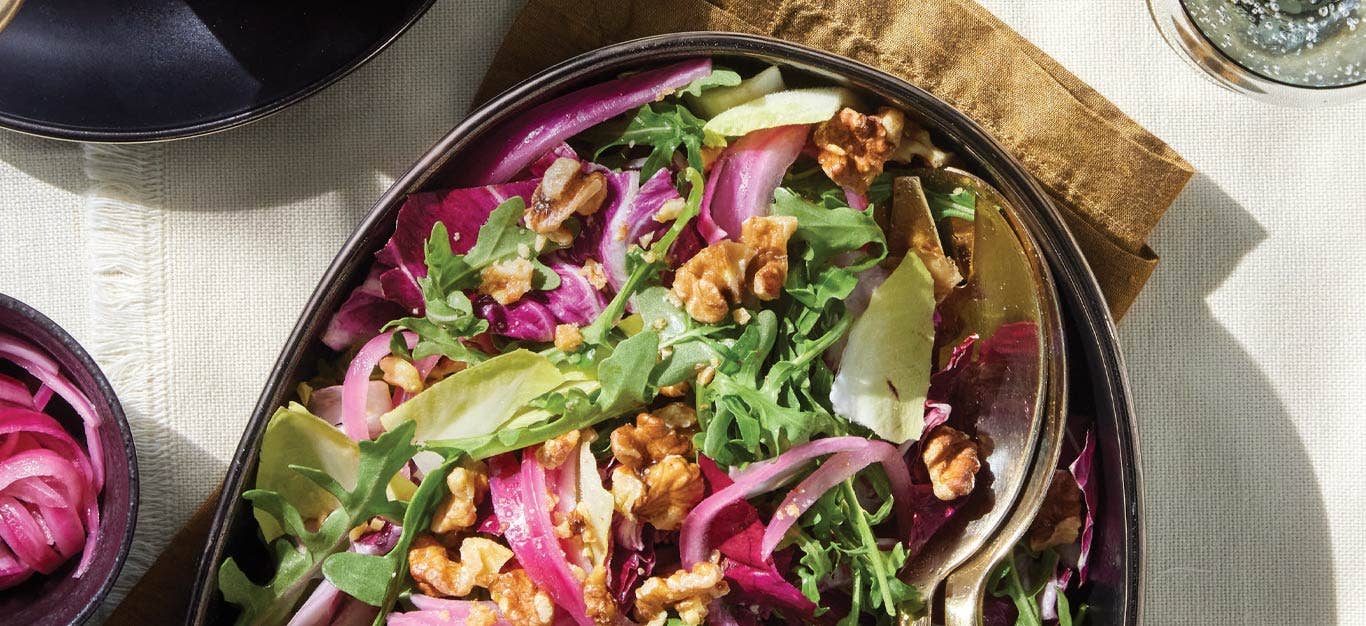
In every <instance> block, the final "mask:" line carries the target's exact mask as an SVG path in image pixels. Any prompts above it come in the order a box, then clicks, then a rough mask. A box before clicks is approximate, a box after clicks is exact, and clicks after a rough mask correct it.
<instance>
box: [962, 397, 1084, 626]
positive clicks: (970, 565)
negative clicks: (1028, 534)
mask: <svg viewBox="0 0 1366 626" xmlns="http://www.w3.org/2000/svg"><path fill="white" fill-rule="evenodd" d="M1053 401H1054V402H1057V401H1058V399H1057V398H1056V394H1055V397H1054V400H1053ZM1064 406H1065V401H1064ZM1052 408H1058V407H1052ZM1066 427H1067V419H1066V410H1065V409H1064V410H1049V411H1045V412H1044V424H1043V428H1042V431H1043V432H1041V433H1040V437H1041V440H1040V441H1039V447H1038V452H1037V454H1036V455H1035V456H1034V462H1033V463H1032V464H1031V465H1030V469H1029V478H1028V481H1027V483H1026V485H1027V486H1026V487H1025V490H1024V492H1023V493H1021V494H1020V500H1019V502H1018V503H1017V505H1016V507H1015V510H1014V511H1011V513H1010V517H1009V518H1008V519H1007V520H1006V522H1005V525H1004V526H1002V527H1001V530H1000V532H998V533H997V534H996V535H995V536H994V537H992V539H991V541H989V542H988V543H987V544H986V545H985V546H984V547H983V548H982V550H980V551H978V552H977V553H976V554H974V555H973V556H972V557H971V558H969V559H968V560H967V561H966V562H964V563H963V565H962V566H960V567H959V568H958V569H956V570H954V571H953V572H952V573H950V574H949V576H948V578H947V579H946V580H945V581H944V625H945V626H979V625H980V624H981V623H982V599H983V594H984V593H985V591H986V584H987V578H989V577H990V576H991V572H992V571H993V570H995V569H996V566H997V564H999V563H1000V562H1001V561H1002V560H1004V559H1005V558H1006V556H1007V555H1009V554H1010V551H1011V550H1012V549H1014V548H1015V544H1017V543H1019V541H1020V538H1022V537H1024V534H1025V531H1027V530H1029V526H1030V524H1032V523H1033V522H1034V517H1035V516H1036V515H1037V514H1038V512H1039V507H1041V506H1043V501H1044V496H1045V495H1047V494H1048V486H1049V484H1050V483H1051V482H1052V480H1051V478H1050V477H1051V476H1052V474H1053V468H1054V467H1056V466H1057V464H1058V456H1059V455H1060V454H1061V453H1062V440H1063V435H1064V433H1065V432H1066Z"/></svg>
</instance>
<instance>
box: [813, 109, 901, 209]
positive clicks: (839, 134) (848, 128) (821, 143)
mask: <svg viewBox="0 0 1366 626" xmlns="http://www.w3.org/2000/svg"><path fill="white" fill-rule="evenodd" d="M812 140H813V141H814V142H815V144H816V148H817V150H819V153H818V154H817V155H816V160H817V161H819V162H820V164H821V169H823V170H825V173H826V175H827V176H829V177H830V180H833V181H835V182H836V183H839V185H840V186H842V187H846V188H848V189H852V190H853V191H855V192H857V193H860V194H862V193H867V192H868V187H869V185H872V184H873V179H874V178H877V175H878V174H881V173H882V165H883V164H884V163H886V162H887V158H888V157H890V156H891V155H892V149H893V148H895V144H894V143H893V140H892V139H891V138H889V137H888V135H887V128H886V127H885V126H883V125H882V120H881V119H879V118H878V117H876V116H873V115H864V114H862V113H859V112H858V111H855V110H853V109H850V108H848V107H846V108H844V109H841V110H840V112H839V113H838V114H836V115H835V117H834V118H832V119H830V120H827V121H825V122H821V124H820V126H817V127H816V132H815V133H813V134H812Z"/></svg>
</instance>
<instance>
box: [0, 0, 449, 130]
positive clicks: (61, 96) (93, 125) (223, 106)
mask: <svg viewBox="0 0 1366 626" xmlns="http://www.w3.org/2000/svg"><path fill="white" fill-rule="evenodd" d="M433 1H434V0H384V1H382V2H376V1H373V0H287V1H270V0H141V1H139V2H117V1H115V2H108V1H95V0H28V1H27V2H25V3H24V5H23V6H22V7H21V8H20V9H19V13H18V15H16V16H15V18H14V21H13V22H11V23H10V24H9V26H7V27H5V28H4V30H0V126H3V127H6V128H11V129H14V130H18V131H21V132H25V133H30V134H34V135H42V136H46V137H53V138H58V139H71V140H77V141H97V142H133V141H153V140H159V139H178V138H182V137H191V136H194V135H202V134H204V133H209V132H213V131H216V130H222V129H224V128H229V127H232V126H237V125H239V124H244V123H246V122H249V121H251V120H254V119H257V118H260V117H263V116H265V115H269V114H271V113H274V112H275V111H278V110H280V109H282V108H284V107H286V106H289V105H290V104H293V103H295V102H298V101H299V100H302V99H303V98H305V97H308V96H309V95H312V94H313V93H315V92H317V91H318V90H320V89H322V88H323V87H326V86H328V85H330V84H332V83H333V82H335V81H336V80H338V79H340V78H341V77H342V76H345V75H346V74H347V73H348V72H350V71H351V70H353V69H355V68H356V67H358V66H360V65H361V64H362V63H364V62H365V61H366V60H368V59H370V58H371V57H373V56H374V55H375V54H377V53H378V52H379V51H380V50H382V49H384V47H385V46H387V45H388V44H389V43H390V42H392V41H393V40H394V39H395V38H397V37H398V36H399V35H400V34H402V33H403V31H404V30H405V29H407V28H408V26H409V25H411V24H412V23H413V22H414V21H416V20H417V18H418V17H420V16H421V15H422V13H423V12H425V11H426V10H427V7H429V6H431V4H432V2H433Z"/></svg>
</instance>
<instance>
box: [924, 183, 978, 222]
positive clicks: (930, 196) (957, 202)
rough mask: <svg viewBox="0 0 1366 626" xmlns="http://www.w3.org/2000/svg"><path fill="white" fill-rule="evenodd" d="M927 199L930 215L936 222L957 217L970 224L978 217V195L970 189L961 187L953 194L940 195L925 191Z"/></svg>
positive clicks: (935, 192)
mask: <svg viewBox="0 0 1366 626" xmlns="http://www.w3.org/2000/svg"><path fill="white" fill-rule="evenodd" d="M925 199H926V200H928V201H929V203H930V214H931V215H933V216H934V221H936V222H937V221H939V220H942V219H944V218H946V217H956V218H959V219H964V220H967V221H969V222H971V221H972V218H973V217H974V216H976V215H977V194H976V193H973V192H972V190H970V189H964V188H962V187H959V188H957V189H954V190H953V192H952V193H939V192H937V191H930V190H928V189H926V190H925Z"/></svg>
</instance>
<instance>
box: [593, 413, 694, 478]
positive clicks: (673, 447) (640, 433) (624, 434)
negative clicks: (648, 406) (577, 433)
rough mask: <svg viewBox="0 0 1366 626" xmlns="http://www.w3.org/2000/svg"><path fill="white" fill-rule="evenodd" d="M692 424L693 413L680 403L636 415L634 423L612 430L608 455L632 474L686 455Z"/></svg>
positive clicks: (688, 452) (689, 446) (687, 453)
mask: <svg viewBox="0 0 1366 626" xmlns="http://www.w3.org/2000/svg"><path fill="white" fill-rule="evenodd" d="M675 405H677V406H675ZM674 424H677V426H675V425H674ZM696 425H697V412H696V411H693V410H692V408H691V407H689V406H688V405H686V404H683V403H681V402H674V403H670V404H669V405H668V406H666V407H664V408H662V409H657V410H656V411H654V412H653V413H640V414H638V415H636V423H635V424H624V425H622V426H620V427H618V428H617V429H616V430H614V431H612V435H611V442H612V454H613V455H614V456H616V457H617V461H618V462H620V463H621V464H622V465H623V466H625V467H626V468H627V469H630V470H632V471H640V470H642V469H644V468H645V467H646V466H648V465H651V464H653V463H657V462H659V461H660V460H663V459H664V457H667V456H669V455H671V454H673V455H684V456H687V455H690V454H691V453H692V450H693V447H692V435H693V432H694V430H695V429H694V428H693V427H694V426H696Z"/></svg>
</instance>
